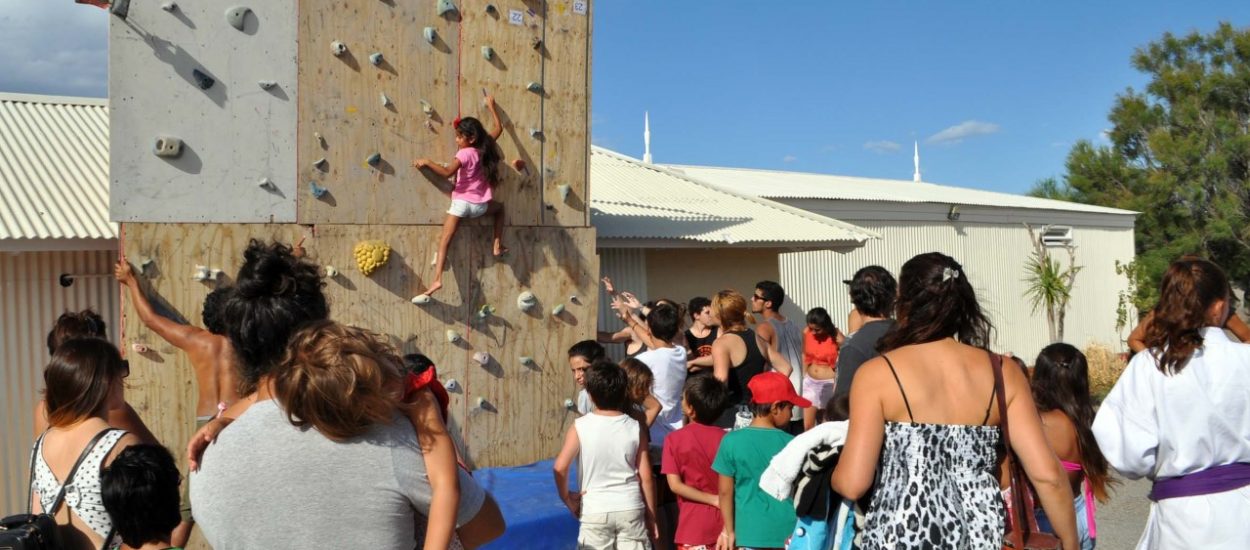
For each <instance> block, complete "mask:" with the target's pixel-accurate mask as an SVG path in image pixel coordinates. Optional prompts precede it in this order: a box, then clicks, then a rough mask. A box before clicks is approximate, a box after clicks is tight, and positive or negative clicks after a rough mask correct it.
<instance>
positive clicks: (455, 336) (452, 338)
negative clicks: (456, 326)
mask: <svg viewBox="0 0 1250 550" xmlns="http://www.w3.org/2000/svg"><path fill="white" fill-rule="evenodd" d="M447 342H448V343H451V344H458V343H460V333H459V332H456V331H454V330H448V331H447Z"/></svg>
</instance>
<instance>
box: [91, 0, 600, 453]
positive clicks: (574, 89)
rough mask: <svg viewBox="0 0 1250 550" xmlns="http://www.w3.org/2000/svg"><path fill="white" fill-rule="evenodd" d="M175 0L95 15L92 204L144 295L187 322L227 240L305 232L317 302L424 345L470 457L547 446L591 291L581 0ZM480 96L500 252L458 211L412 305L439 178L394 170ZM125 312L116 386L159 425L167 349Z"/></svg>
mask: <svg viewBox="0 0 1250 550" xmlns="http://www.w3.org/2000/svg"><path fill="white" fill-rule="evenodd" d="M185 3H186V4H189V5H188V6H184V5H183V4H181V3H176V2H171V1H167V2H163V3H159V4H158V3H150V4H149V3H134V4H133V5H132V6H131V9H130V12H129V14H128V16H127V17H126V18H125V19H122V18H120V17H117V16H113V17H112V22H111V35H110V38H111V42H110V50H111V54H110V59H111V62H112V69H113V70H112V71H111V73H110V92H111V95H112V97H113V104H112V113H113V119H112V132H111V139H112V144H111V145H112V147H111V150H112V154H113V162H114V164H113V173H112V176H113V177H112V180H113V185H114V186H113V202H112V217H113V218H114V219H116V220H118V221H122V222H127V223H125V224H124V226H123V233H124V238H123V240H124V248H125V251H126V254H127V256H128V257H129V258H130V260H131V262H132V264H134V265H135V266H136V268H138V266H139V265H140V263H143V264H144V267H143V268H142V269H141V272H142V278H144V279H145V281H146V282H145V284H147V285H149V287H148V288H149V290H150V292H151V294H152V296H153V297H154V298H155V299H156V300H157V301H159V302H161V303H163V304H165V305H166V306H168V307H167V309H168V310H169V311H170V314H171V315H174V316H177V317H180V318H182V319H188V320H193V321H194V320H198V319H199V312H200V309H201V307H202V301H203V298H204V296H205V295H207V293H208V292H209V291H210V290H211V289H212V288H215V287H216V286H217V285H219V284H229V282H230V280H231V278H232V276H233V275H234V273H235V272H236V271H237V269H238V265H239V263H240V262H241V260H242V258H241V252H242V250H243V248H244V247H245V246H246V243H247V241H248V239H250V238H259V239H262V240H272V239H276V240H280V241H285V242H294V241H295V240H298V239H299V238H300V237H301V236H305V237H307V240H306V241H305V243H304V245H305V247H306V248H307V250H308V258H309V260H310V261H313V262H315V263H317V264H318V265H320V266H321V269H322V272H323V274H324V275H325V282H326V292H327V295H328V296H329V298H330V300H331V308H332V317H333V318H334V319H336V320H338V321H341V322H346V323H351V324H355V325H358V326H362V327H366V328H369V329H372V330H374V331H377V332H380V333H382V334H385V335H386V336H387V338H388V339H389V340H390V341H391V343H392V344H394V345H395V347H396V348H397V349H399V350H401V351H403V352H420V353H424V354H426V355H428V356H430V357H431V358H432V359H433V360H434V361H435V364H436V365H437V366H438V369H439V373H440V377H441V378H442V380H443V382H444V383H445V384H447V385H448V386H449V388H450V390H451V395H452V404H451V413H452V418H451V421H450V424H451V426H450V427H451V431H452V433H453V436H454V437H455V439H456V440H457V444H458V445H460V447H461V450H462V451H463V452H464V453H465V457H466V458H467V460H468V462H469V463H470V464H472V465H475V466H497V465H513V464H521V463H526V462H530V461H534V460H539V459H543V458H547V457H550V456H552V455H554V453H555V452H556V451H557V450H558V445H559V443H560V435H561V434H562V433H563V430H564V429H565V428H567V426H568V423H569V422H571V421H572V416H571V415H572V414H573V413H571V412H570V411H569V410H568V409H567V408H566V407H565V400H566V399H568V398H571V397H573V396H574V393H575V388H574V384H573V381H572V378H571V377H570V376H569V375H568V371H567V360H566V358H565V352H566V350H567V349H568V347H569V346H571V345H572V344H573V343H575V342H577V341H579V340H583V339H587V338H593V337H594V335H595V326H594V325H595V320H596V319H597V307H598V303H597V296H598V293H597V291H596V288H597V287H596V284H597V281H596V279H597V274H598V259H597V257H596V254H595V235H594V229H593V228H591V227H589V225H588V218H587V202H588V201H587V197H588V194H587V192H588V191H587V181H586V166H587V160H588V159H587V158H586V155H587V153H588V136H587V132H586V128H587V120H586V116H587V109H588V95H589V94H588V85H589V74H588V71H589V61H588V59H587V57H588V55H589V30H590V13H589V12H590V9H589V4H588V3H586V2H583V1H581V0H573V1H563V2H561V1H553V2H542V1H540V0H528V1H527V0H508V1H499V2H487V1H483V0H461V1H458V2H452V1H448V0H420V1H416V0H405V1H402V2H388V1H383V0H376V1H374V0H369V1H361V2H358V1H351V2H349V1H344V0H337V1H336V0H298V1H297V0H277V1H271V0H266V2H264V3H257V4H255V5H250V6H249V5H246V3H240V2H238V0H230V1H229V2H227V1H224V0H199V1H197V2H194V3H190V2H185ZM297 7H298V9H297ZM484 93H487V94H492V95H494V97H495V98H496V100H497V103H498V108H499V112H500V115H501V117H502V120H503V125H504V132H503V136H502V137H501V138H500V140H499V144H500V149H501V151H502V153H503V155H504V166H502V167H501V172H502V173H503V174H504V177H503V181H502V182H501V183H500V185H499V186H498V188H497V190H496V194H497V197H499V198H500V200H501V201H502V202H503V203H504V205H505V208H506V211H507V215H508V224H507V225H508V226H507V227H506V229H505V231H504V235H503V242H504V245H505V246H507V247H509V248H510V249H511V251H510V252H509V253H508V254H506V255H504V256H503V257H501V258H496V257H494V256H493V255H492V254H491V249H490V240H491V239H490V234H491V228H490V221H489V220H473V221H468V222H466V223H464V224H462V225H461V227H460V230H459V232H458V233H457V234H456V236H455V239H454V240H453V242H452V247H451V251H450V254H449V259H448V262H447V270H446V271H445V273H444V276H443V283H444V288H443V289H442V290H441V291H440V292H438V293H437V294H436V295H435V296H434V297H433V299H430V300H424V299H417V300H415V301H414V298H416V297H418V296H420V295H422V294H423V293H424V292H425V291H426V289H427V288H428V286H429V283H430V282H431V281H432V279H433V277H434V273H433V266H432V265H431V264H432V263H433V259H434V255H435V252H436V250H437V245H438V242H439V235H440V232H441V227H440V226H441V223H442V221H443V218H444V216H445V211H446V210H447V206H448V203H449V197H448V191H449V189H450V185H451V184H450V182H449V181H447V180H445V179H442V178H439V177H437V176H435V175H433V174H432V173H431V172H429V171H424V172H422V171H418V170H416V169H414V168H413V167H412V166H411V163H412V161H413V160H414V159H416V158H420V157H426V158H430V159H432V160H434V161H436V162H447V161H450V160H451V159H452V157H453V155H454V154H455V151H456V146H455V141H454V134H453V132H452V128H451V122H452V120H454V119H455V118H456V117H457V116H475V117H478V118H480V119H482V121H483V122H484V124H485V125H486V126H487V128H488V129H489V127H490V126H491V119H490V116H489V114H488V111H487V110H486V108H485V103H484V95H483V94H484ZM297 222H298V224H297ZM382 250H386V251H387V253H385V254H383V253H382V252H381V251H382ZM362 268H363V269H362ZM127 309H128V312H129V314H128V317H127V319H126V321H125V323H124V327H125V336H124V338H125V340H126V342H123V343H122V345H123V347H125V348H127V349H143V350H144V351H143V352H142V353H139V352H133V353H132V354H131V355H132V356H131V357H130V359H131V363H132V368H133V369H134V372H135V380H136V381H137V382H138V383H136V384H133V385H132V388H131V389H130V390H128V396H129V398H130V399H131V401H132V403H134V404H135V405H136V407H137V409H138V410H139V412H140V414H141V415H142V416H143V417H144V418H145V419H146V420H147V421H148V422H149V423H150V425H152V427H153V429H154V431H155V432H156V433H157V435H158V436H159V437H161V438H162V439H163V440H165V441H168V442H179V441H185V440H186V439H187V438H188V437H189V436H190V435H191V432H192V430H191V428H192V426H193V423H192V420H193V413H194V408H195V392H194V384H195V380H194V376H193V374H192V371H191V369H190V365H189V363H188V362H187V360H186V357H185V355H183V354H181V353H179V352H177V350H175V349H173V348H171V347H170V346H168V345H165V344H163V343H161V342H160V339H159V338H158V337H157V336H156V335H155V334H152V333H150V332H148V331H147V330H146V329H145V328H144V327H143V326H142V325H141V324H140V323H138V321H137V319H136V318H135V316H134V315H133V312H132V311H129V304H127ZM132 344H137V345H138V347H136V346H132ZM171 448H174V449H177V450H178V451H179V452H180V451H181V448H182V446H181V445H180V444H173V445H171Z"/></svg>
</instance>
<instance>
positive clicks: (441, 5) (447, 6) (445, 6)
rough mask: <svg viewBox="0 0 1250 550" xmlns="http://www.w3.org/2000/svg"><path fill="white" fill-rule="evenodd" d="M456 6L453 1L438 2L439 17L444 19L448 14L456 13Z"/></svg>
mask: <svg viewBox="0 0 1250 550" xmlns="http://www.w3.org/2000/svg"><path fill="white" fill-rule="evenodd" d="M455 11H456V4H455V3H454V2H452V1H451V0H438V15H439V17H442V16H444V15H447V14H448V13H455Z"/></svg>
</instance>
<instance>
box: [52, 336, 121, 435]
mask: <svg viewBox="0 0 1250 550" xmlns="http://www.w3.org/2000/svg"><path fill="white" fill-rule="evenodd" d="M129 372H130V365H129V364H128V363H126V362H125V361H123V360H122V355H121V353H119V352H118V351H117V348H116V347H114V346H113V344H111V343H109V341H108V340H104V339H102V338H94V337H88V338H75V339H73V340H69V341H66V342H64V343H62V344H61V345H60V347H58V348H57V350H56V353H54V354H52V360H51V361H49V362H48V366H47V367H46V368H44V370H43V382H44V390H43V399H44V403H45V404H46V406H47V408H48V425H50V426H68V425H70V424H73V423H74V422H77V421H79V420H82V419H84V418H87V417H89V416H92V415H103V414H104V413H105V411H106V410H107V405H108V397H109V391H110V390H112V389H113V385H114V384H120V383H121V381H122V379H123V378H125V377H126V374H127V373H129Z"/></svg>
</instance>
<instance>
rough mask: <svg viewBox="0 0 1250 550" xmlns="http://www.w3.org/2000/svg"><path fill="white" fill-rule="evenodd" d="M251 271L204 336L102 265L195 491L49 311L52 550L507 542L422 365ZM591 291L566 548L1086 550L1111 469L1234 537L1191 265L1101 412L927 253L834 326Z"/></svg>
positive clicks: (1053, 357)
mask: <svg viewBox="0 0 1250 550" xmlns="http://www.w3.org/2000/svg"><path fill="white" fill-rule="evenodd" d="M243 259H244V261H243V264H242V267H241V268H240V270H239V272H238V274H237V276H236V277H235V278H234V281H235V283H234V284H233V285H232V286H229V287H224V288H221V289H218V290H217V291H215V292H213V293H212V294H210V296H209V299H208V300H207V301H206V303H205V308H204V319H203V320H204V325H205V327H206V328H205V329H199V328H195V327H190V326H187V325H181V324H177V323H173V322H171V321H168V320H167V319H164V318H163V317H161V316H159V315H155V314H154V313H153V312H152V308H151V306H150V305H149V304H148V302H147V298H146V296H145V294H144V291H143V288H142V284H141V282H140V281H139V280H137V279H136V276H135V274H134V273H133V271H132V270H131V269H130V267H129V265H128V264H127V263H126V262H125V260H124V259H123V260H122V261H121V262H119V264H118V266H117V270H116V275H117V279H118V280H119V282H121V283H122V284H124V285H125V286H126V287H127V288H128V289H129V296H130V299H131V300H132V301H133V303H134V305H135V309H136V311H137V312H138V316H139V318H140V320H141V321H143V322H144V323H145V324H147V325H148V326H149V327H152V329H153V330H154V331H155V332H156V333H157V334H159V335H160V336H161V337H163V338H165V339H166V340H168V341H169V342H170V343H172V344H174V345H175V346H177V347H179V348H181V349H183V350H186V351H187V353H188V354H189V356H190V358H191V360H192V363H193V365H194V367H195V373H196V378H197V381H198V383H199V396H198V403H197V414H199V415H200V418H199V429H198V431H197V432H196V434H195V436H194V437H193V438H192V440H191V441H190V442H189V443H187V451H188V454H189V456H190V460H191V467H192V470H193V473H192V474H191V476H190V479H189V482H186V481H184V480H183V479H182V476H181V475H180V474H179V472H178V469H177V467H176V466H175V464H174V459H173V456H172V455H171V453H170V452H169V451H168V449H167V447H165V446H163V445H162V442H159V441H157V440H156V438H155V437H153V435H152V433H151V432H150V431H149V430H148V429H147V428H146V427H145V426H144V425H143V422H142V420H141V419H140V417H139V415H137V414H136V413H135V410H134V408H133V407H131V406H130V405H129V404H128V403H127V402H126V400H125V383H126V382H125V381H126V377H127V376H128V374H129V364H128V363H127V361H126V360H124V359H123V358H122V355H121V354H120V353H119V351H118V349H117V348H116V347H115V346H114V345H113V344H112V343H110V342H108V340H107V336H106V334H107V333H106V330H105V322H104V321H103V319H101V318H100V317H99V316H98V315H96V314H94V313H91V312H90V311H84V312H71V313H66V314H65V315H62V316H61V317H60V318H59V319H58V320H57V322H56V325H55V326H54V327H53V328H52V330H51V331H50V332H49V334H48V338H47V346H48V349H49V352H50V353H51V354H52V359H51V361H50V362H49V363H48V365H47V367H46V369H45V371H44V382H45V390H44V394H43V396H42V397H43V398H42V400H40V402H39V404H38V406H37V409H36V413H35V418H36V420H35V423H36V426H35V427H36V434H38V437H37V439H36V441H35V442H34V446H33V452H32V455H31V499H30V500H31V508H32V511H33V512H35V513H46V514H48V515H50V516H51V517H52V518H53V519H54V521H55V522H56V524H57V528H56V530H55V534H56V537H57V541H58V542H57V544H59V545H60V546H59V547H62V548H70V549H84V550H85V549H95V548H108V547H119V546H120V545H122V544H123V543H124V544H125V545H126V546H127V547H130V548H140V549H166V548H177V547H181V546H182V545H184V544H185V542H186V540H187V538H188V537H189V534H190V532H191V530H192V528H193V527H194V526H198V528H199V529H200V530H201V531H202V533H203V535H204V537H205V538H206V539H207V540H208V542H209V544H211V545H212V546H213V547H214V548H218V549H230V548H287V547H311V546H330V547H357V546H362V547H363V546H368V547H380V548H426V549H433V548H451V547H463V548H474V547H477V546H480V545H482V544H484V543H486V542H488V541H490V540H492V539H494V538H496V537H498V536H499V535H500V534H501V533H502V532H503V529H504V522H503V518H502V516H501V514H500V511H499V508H498V506H497V504H496V503H495V502H494V500H493V498H492V497H491V495H489V494H488V493H487V492H486V491H484V490H483V489H482V487H481V485H479V484H478V482H477V481H476V480H475V479H474V478H473V476H472V475H470V473H469V472H467V471H466V470H465V469H464V468H463V467H461V466H460V465H459V464H458V461H457V458H456V451H455V448H454V446H453V445H452V443H451V438H450V436H449V435H448V432H447V428H446V423H447V420H448V419H447V403H448V397H447V394H446V391H445V389H443V388H442V387H441V386H440V385H439V384H438V383H437V375H436V372H435V369H434V367H433V365H432V364H431V362H430V361H429V359H428V358H426V357H424V356H421V355H419V354H413V355H408V356H403V357H401V356H399V355H398V354H397V352H396V351H395V350H394V349H392V348H391V347H390V346H389V345H388V344H387V343H386V341H385V340H384V339H383V338H382V337H381V336H380V335H377V334H374V333H372V332H370V331H368V330H365V329H361V328H356V327H351V326H347V325H343V324H340V323H337V322H335V321H333V320H332V319H331V318H330V305H329V303H328V301H327V300H326V297H325V295H324V293H323V289H322V287H323V285H324V283H323V282H322V278H321V276H320V273H319V268H318V267H317V266H316V265H315V264H313V263H311V262H308V261H305V260H303V259H302V250H301V248H300V247H299V245H298V244H297V245H296V246H294V247H289V246H286V245H283V244H278V243H263V242H259V241H253V242H251V243H250V244H249V246H248V247H247V249H246V250H245V251H244V255H243ZM604 283H605V288H606V290H607V291H608V293H609V295H610V297H611V307H612V308H613V309H614V310H615V311H616V312H617V313H618V315H619V316H620V318H621V319H622V321H623V322H624V323H625V325H626V328H625V329H623V330H622V331H619V332H616V333H601V334H600V337H599V340H602V341H603V342H599V341H596V340H587V341H582V342H578V343H577V344H575V345H574V346H572V347H571V348H570V349H569V352H568V357H569V365H570V367H571V369H572V373H573V377H574V380H575V382H576V384H577V386H578V387H579V388H580V391H579V394H578V398H577V400H576V409H577V412H578V414H579V416H578V418H577V419H576V420H575V421H574V422H573V424H572V425H571V426H570V428H569V430H568V432H567V434H566V435H565V439H564V442H563V444H562V446H561V448H560V451H559V454H558V455H557V457H556V459H555V462H554V474H555V490H556V491H555V492H556V494H557V495H558V496H559V498H560V499H561V501H562V502H563V503H564V504H565V505H566V506H567V507H568V509H569V510H570V511H571V512H572V514H573V515H574V516H576V517H577V518H578V520H579V522H580V530H579V534H578V539H577V543H576V544H577V546H578V547H579V548H587V549H597V548H621V549H630V548H652V547H660V548H679V549H682V550H698V549H713V548H715V549H718V550H720V549H726V550H727V549H733V548H783V547H787V546H788V545H790V547H800V546H799V544H803V545H804V546H801V547H803V548H830V547H837V548H865V549H868V548H987V549H989V548H1001V547H1003V544H1004V541H1007V540H1015V541H1016V542H1017V544H1019V545H1024V544H1025V543H1026V541H1025V540H1023V539H1022V538H1021V537H1024V538H1029V537H1033V536H1034V535H1036V537H1041V538H1036V537H1034V538H1031V539H1030V540H1029V541H1028V544H1029V545H1030V547H1047V546H1046V544H1048V543H1049V544H1050V546H1049V547H1055V548H1060V547H1061V548H1082V549H1091V548H1094V547H1095V544H1096V541H1097V536H1098V535H1097V525H1096V514H1095V506H1096V503H1099V502H1104V503H1105V502H1106V501H1107V498H1108V495H1109V494H1110V491H1111V490H1112V489H1113V487H1114V485H1115V484H1116V480H1115V478H1114V477H1113V476H1114V474H1115V473H1117V472H1118V474H1119V475H1121V476H1124V477H1128V478H1138V477H1148V478H1150V479H1151V480H1152V481H1153V482H1154V487H1153V490H1152V492H1151V496H1150V498H1151V500H1152V501H1153V504H1152V508H1151V514H1150V517H1149V520H1148V523H1147V526H1146V530H1145V532H1144V533H1143V534H1142V537H1141V541H1140V543H1139V547H1140V548H1174V547H1204V548H1244V547H1245V545H1246V543H1247V542H1248V541H1250V527H1247V526H1246V524H1245V522H1244V521H1242V519H1243V518H1245V517H1248V516H1247V514H1248V513H1250V381H1247V380H1248V379H1247V378H1246V377H1244V376H1241V370H1242V369H1244V368H1247V367H1250V346H1247V345H1244V344H1240V343H1237V342H1235V341H1234V340H1233V339H1231V338H1229V337H1228V336H1227V335H1226V333H1225V331H1224V330H1221V329H1224V328H1225V327H1228V328H1229V329H1230V330H1232V331H1233V332H1234V334H1237V332H1236V331H1237V330H1238V329H1244V328H1245V325H1244V324H1243V323H1241V322H1240V320H1239V319H1237V317H1236V316H1235V315H1233V309H1234V307H1233V297H1232V292H1231V286H1230V284H1229V282H1228V280H1227V278H1226V277H1225V275H1224V274H1223V272H1222V271H1221V270H1220V268H1219V267H1218V266H1215V265H1214V264H1211V263H1210V262H1207V261H1205V260H1201V259H1198V258H1192V257H1186V258H1182V259H1180V260H1178V261H1177V262H1175V263H1173V264H1172V266H1171V267H1170V268H1169V270H1168V272H1167V273H1166V274H1165V276H1164V278H1163V282H1162V285H1161V288H1160V300H1159V303H1158V305H1157V306H1156V307H1155V308H1154V309H1153V310H1152V311H1151V312H1149V314H1148V315H1147V316H1146V317H1145V318H1144V319H1143V321H1142V324H1141V326H1139V327H1138V329H1137V330H1135V331H1134V335H1133V337H1132V338H1131V342H1130V343H1131V344H1133V345H1134V347H1140V348H1141V351H1140V352H1139V353H1137V354H1136V355H1135V356H1134V357H1133V358H1132V360H1131V361H1130V363H1129V365H1128V368H1127V370H1126V371H1125V373H1124V375H1123V376H1122V377H1121V379H1120V380H1119V381H1118V383H1117V384H1116V385H1115V387H1114V388H1113V389H1112V391H1111V392H1110V394H1109V395H1108V396H1107V397H1106V399H1105V400H1104V401H1103V402H1102V403H1101V406H1100V407H1098V406H1096V405H1095V402H1094V399H1093V397H1092V396H1091V395H1090V388H1089V376H1088V370H1089V367H1088V364H1087V361H1086V358H1085V357H1084V355H1083V354H1082V353H1081V351H1080V350H1079V349H1077V348H1076V347H1074V346H1072V345H1070V344H1067V343H1062V342H1058V343H1054V344H1051V345H1049V346H1047V347H1045V348H1044V349H1043V350H1042V351H1041V353H1039V355H1038V356H1037V357H1036V358H1035V359H1034V361H1033V365H1032V367H1029V366H1027V365H1025V361H1021V360H1020V358H1015V357H1012V358H1011V359H1014V361H1008V360H1004V356H1002V355H999V354H996V353H994V352H991V351H988V350H989V348H991V346H992V343H993V338H992V331H993V326H992V324H991V322H990V319H989V318H988V317H987V315H986V314H985V312H984V311H983V310H982V307H981V305H980V304H979V303H978V301H977V296H976V293H975V291H974V290H973V289H974V286H973V283H972V281H970V280H969V278H968V273H967V271H966V270H965V269H964V267H963V266H962V265H960V264H959V263H958V262H957V261H956V260H955V259H953V258H951V257H949V256H946V255H943V254H940V253H928V254H921V255H918V256H916V257H914V258H912V259H911V260H909V261H908V262H906V263H905V264H904V265H903V266H902V268H901V270H900V271H899V273H898V278H897V279H895V277H894V276H893V275H892V274H891V273H890V272H889V271H887V270H885V269H883V268H881V267H879V266H868V267H864V268H863V269H860V270H859V271H858V272H856V273H855V274H854V276H853V277H852V278H851V279H848V280H846V281H844V283H845V284H846V285H847V291H848V293H849V295H850V299H851V302H852V304H853V306H854V310H853V311H852V312H851V315H850V316H849V317H848V319H847V323H846V326H845V328H844V329H843V328H839V327H838V326H837V325H836V324H835V323H834V321H833V319H832V316H831V315H830V314H829V312H828V310H826V309H824V308H819V307H817V308H812V309H811V310H810V311H808V312H807V315H806V316H805V317H804V318H803V319H802V320H801V321H799V322H796V321H794V320H791V319H788V318H786V317H785V316H784V315H783V314H782V313H781V308H782V306H783V305H784V304H785V300H786V296H785V291H784V289H783V288H782V287H781V286H780V285H778V284H777V283H775V282H772V281H761V282H760V283H758V284H757V285H756V287H755V288H754V289H753V291H752V293H751V294H750V297H749V298H748V297H747V296H745V295H744V294H742V293H739V292H737V291H734V290H722V291H719V292H716V293H715V294H713V295H711V297H696V298H693V299H691V300H689V301H688V302H687V303H685V304H681V303H678V302H675V301H672V300H668V299H658V300H655V301H651V302H646V303H642V302H641V301H640V300H639V299H638V298H637V297H636V296H634V295H632V294H631V293H629V292H619V293H618V292H617V291H616V289H615V288H614V287H613V286H612V284H611V281H610V280H608V279H605V280H604ZM603 343H617V344H622V346H621V347H623V348H624V350H623V351H624V357H623V358H621V360H620V361H613V360H609V359H608V352H607V350H606V348H605V347H604V345H603ZM1004 364H1005V365H1007V367H1005V368H1004V367H1003V365H1004ZM1008 426H1010V429H1008ZM164 443H166V444H178V445H181V444H182V442H164ZM574 471H576V474H575V476H574V474H573V472H574ZM1017 473H1018V475H1016V474H1017ZM571 476H573V477H575V478H576V479H575V483H570V477H571ZM188 486H189V488H190V491H189V494H188V491H187V490H186V489H187V488H188ZM180 512H181V513H180ZM1030 533H1032V535H1030ZM1013 534H1014V535H1016V539H1011V537H1012V536H1013ZM822 537H823V538H822Z"/></svg>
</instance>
